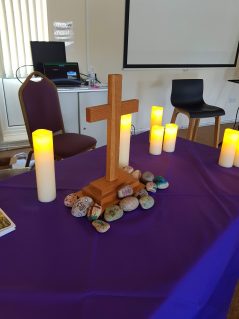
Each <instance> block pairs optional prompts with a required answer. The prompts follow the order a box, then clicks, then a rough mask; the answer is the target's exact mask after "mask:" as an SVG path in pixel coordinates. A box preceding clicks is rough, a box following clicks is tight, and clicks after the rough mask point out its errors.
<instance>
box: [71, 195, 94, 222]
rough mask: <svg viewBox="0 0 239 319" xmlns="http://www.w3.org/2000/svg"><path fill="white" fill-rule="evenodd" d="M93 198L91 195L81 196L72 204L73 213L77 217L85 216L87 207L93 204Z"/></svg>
mask: <svg viewBox="0 0 239 319" xmlns="http://www.w3.org/2000/svg"><path fill="white" fill-rule="evenodd" d="M93 204H94V202H93V199H92V198H91V197H89V196H82V197H80V198H79V199H78V200H77V201H76V202H75V203H74V205H73V206H72V209H71V213H72V215H73V216H75V217H83V216H85V215H86V213H87V209H88V208H89V207H90V206H91V205H93Z"/></svg>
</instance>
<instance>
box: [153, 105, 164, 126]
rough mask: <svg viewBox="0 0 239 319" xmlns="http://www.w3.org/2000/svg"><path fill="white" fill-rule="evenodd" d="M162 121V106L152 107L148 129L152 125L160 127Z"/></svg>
mask: <svg viewBox="0 0 239 319" xmlns="http://www.w3.org/2000/svg"><path fill="white" fill-rule="evenodd" d="M162 119H163V107H162V106H152V109H151V122H150V128H151V127H152V126H153V125H159V126H161V125H162Z"/></svg>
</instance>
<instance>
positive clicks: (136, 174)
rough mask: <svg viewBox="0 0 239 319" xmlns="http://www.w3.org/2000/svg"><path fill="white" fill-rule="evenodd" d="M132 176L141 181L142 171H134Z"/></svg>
mask: <svg viewBox="0 0 239 319" xmlns="http://www.w3.org/2000/svg"><path fill="white" fill-rule="evenodd" d="M131 175H132V176H133V177H134V178H136V179H140V177H141V175H142V174H141V171H140V170H139V169H136V170H135V171H133V173H131Z"/></svg>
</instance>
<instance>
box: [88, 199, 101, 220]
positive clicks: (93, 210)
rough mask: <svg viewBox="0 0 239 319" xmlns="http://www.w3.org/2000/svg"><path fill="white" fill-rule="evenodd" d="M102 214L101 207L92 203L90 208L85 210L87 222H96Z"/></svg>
mask: <svg viewBox="0 0 239 319" xmlns="http://www.w3.org/2000/svg"><path fill="white" fill-rule="evenodd" d="M101 214H102V206H100V205H99V204H97V203H94V204H93V205H92V206H90V207H88V208H87V218H88V219H89V220H91V221H92V220H96V219H98V218H99V217H100V215H101Z"/></svg>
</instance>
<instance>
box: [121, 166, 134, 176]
mask: <svg viewBox="0 0 239 319" xmlns="http://www.w3.org/2000/svg"><path fill="white" fill-rule="evenodd" d="M123 170H124V171H126V172H127V173H129V174H131V173H132V172H133V171H134V168H133V167H132V166H124V167H123Z"/></svg>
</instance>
